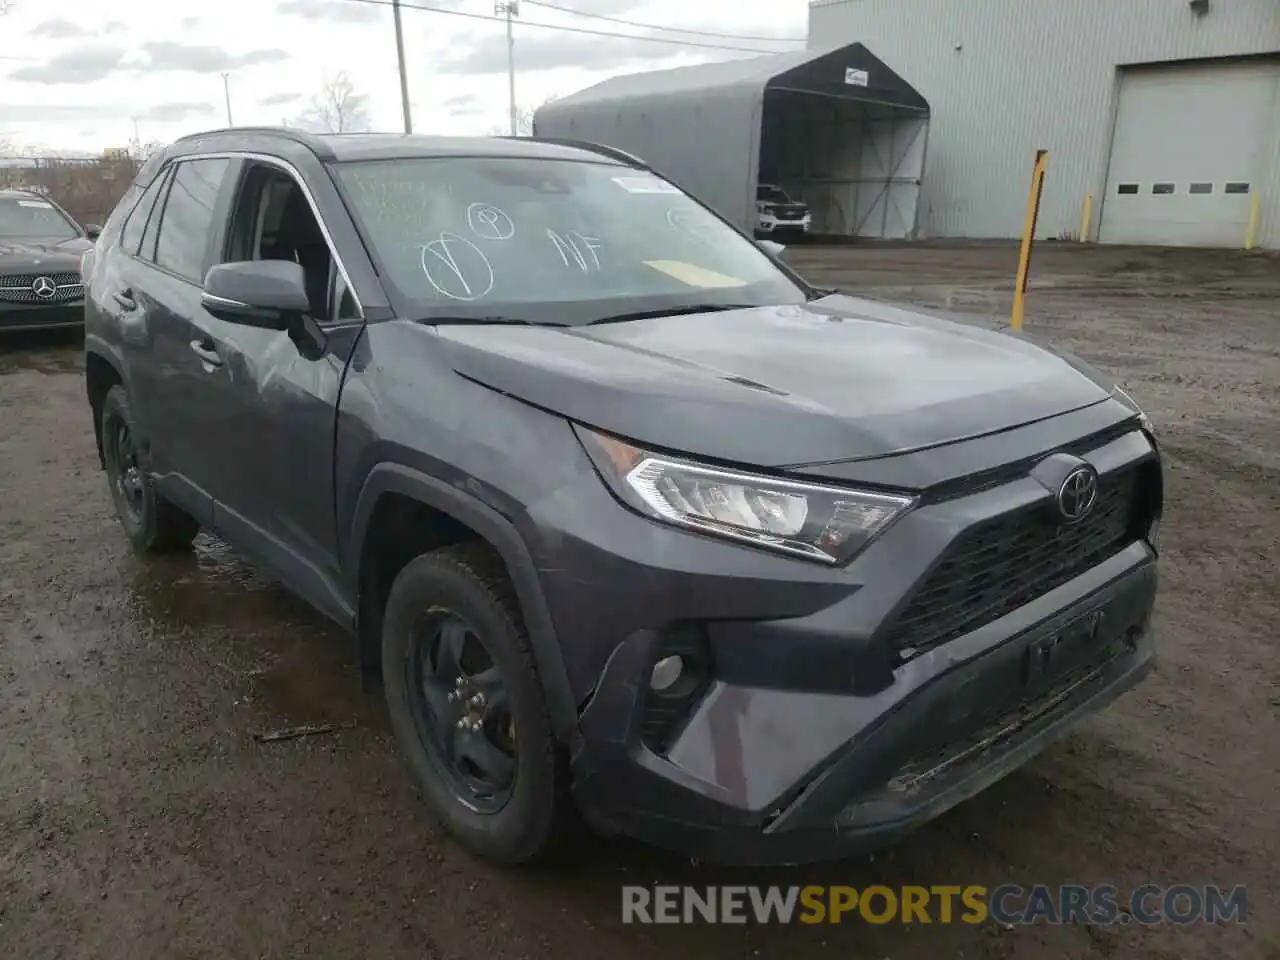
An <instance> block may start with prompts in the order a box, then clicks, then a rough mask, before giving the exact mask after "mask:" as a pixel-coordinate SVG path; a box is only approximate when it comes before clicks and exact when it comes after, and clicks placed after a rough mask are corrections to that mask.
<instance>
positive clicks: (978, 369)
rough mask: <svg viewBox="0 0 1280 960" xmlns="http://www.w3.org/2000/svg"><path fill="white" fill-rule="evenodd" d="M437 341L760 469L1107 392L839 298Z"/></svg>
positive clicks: (1032, 350) (645, 429)
mask: <svg viewBox="0 0 1280 960" xmlns="http://www.w3.org/2000/svg"><path fill="white" fill-rule="evenodd" d="M439 333H440V336H441V337H442V338H443V339H444V341H445V342H446V343H447V344H449V345H450V347H451V350H452V354H453V365H454V369H455V370H456V371H457V372H458V373H460V374H461V375H463V376H465V377H467V378H469V379H471V380H474V381H476V382H478V383H482V384H485V385H486V386H489V387H491V388H493V389H495V390H499V391H502V392H504V393H508V394H510V395H512V396H515V397H518V398H520V399H522V400H524V401H526V402H528V403H531V404H535V405H537V406H540V407H543V408H545V409H548V410H551V411H554V412H555V413H558V414H561V415H563V416H565V417H568V418H570V419H572V420H576V421H579V422H581V423H584V424H587V425H590V426H594V427H596V428H598V429H601V430H605V431H608V432H611V433H614V434H617V435H619V436H623V437H626V438H629V439H631V440H634V441H636V442H639V443H642V444H647V445H651V446H655V447H660V448H665V449H668V450H673V451H683V452H688V453H693V454H697V455H699V456H703V457H709V458H714V459H719V460H725V461H732V462H736V463H744V464H755V465H759V466H772V467H783V466H799V465H803V464H812V463H822V462H834V461H839V460H853V459H865V458H871V457H883V456H887V455H891V454H897V453H905V452H908V451H911V450H916V449H920V448H923V447H930V446H937V445H940V444H946V443H952V442H955V441H959V440H965V439H969V438H972V437H976V436H981V435H984V434H988V433H994V432H997V431H1002V430H1007V429H1010V428H1013V427H1016V426H1020V425H1023V424H1026V423H1030V422H1033V421H1036V420H1041V419H1045V418H1048V417H1053V416H1056V415H1059V414H1063V413H1067V412H1069V411H1071V410H1078V409H1080V408H1082V407H1086V406H1089V405H1091V404H1095V403H1099V402H1102V401H1104V400H1107V399H1108V397H1109V392H1108V390H1107V389H1106V388H1105V387H1104V386H1102V385H1101V384H1100V383H1098V382H1097V381H1096V380H1095V378H1093V377H1091V376H1089V375H1087V374H1086V373H1085V372H1083V371H1082V370H1080V369H1078V368H1077V366H1076V365H1075V364H1073V363H1072V362H1071V361H1069V360H1067V359H1064V358H1062V357H1060V356H1058V355H1056V354H1054V353H1052V352H1050V351H1049V350H1047V349H1045V348H1043V347H1041V346H1037V345H1035V344H1033V343H1031V342H1029V341H1026V340H1023V339H1021V338H1018V337H1015V336H1010V335H1006V334H1000V333H996V332H994V331H990V330H983V329H980V328H977V327H972V326H969V325H967V324H962V323H957V322H954V321H950V320H945V319H942V318H940V317H935V316H930V315H928V314H924V313H921V312H918V311H915V310H910V309H905V308H902V307H898V306H894V305H891V304H887V303H881V302H878V301H873V300H865V299H857V298H853V297H848V296H843V295H838V296H830V297H825V298H823V299H822V300H820V301H816V302H812V303H808V304H804V305H802V306H778V307H758V308H748V309H742V310H732V311H725V312H718V313H707V314H692V315H681V316H674V317H660V318H653V319H646V320H636V321H630V322H623V323H612V324H602V325H598V326H590V327H571V328H555V327H511V326H483V325H465V326H464V325H459V326H442V327H440V328H439Z"/></svg>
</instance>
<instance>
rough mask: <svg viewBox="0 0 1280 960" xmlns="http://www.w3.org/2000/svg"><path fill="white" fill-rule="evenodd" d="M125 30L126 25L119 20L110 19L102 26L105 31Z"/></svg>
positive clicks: (118, 31) (121, 31)
mask: <svg viewBox="0 0 1280 960" xmlns="http://www.w3.org/2000/svg"><path fill="white" fill-rule="evenodd" d="M124 31H125V25H124V24H123V23H121V22H120V21H119V20H109V21H107V23H106V24H105V25H104V26H103V28H102V32H103V33H124Z"/></svg>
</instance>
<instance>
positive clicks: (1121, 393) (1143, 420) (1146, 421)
mask: <svg viewBox="0 0 1280 960" xmlns="http://www.w3.org/2000/svg"><path fill="white" fill-rule="evenodd" d="M1111 393H1112V394H1113V395H1114V396H1115V397H1116V399H1118V400H1119V401H1120V402H1121V403H1123V404H1124V405H1125V406H1126V407H1129V408H1130V409H1131V410H1133V412H1134V413H1136V414H1137V415H1138V422H1139V423H1140V424H1142V429H1144V430H1146V431H1147V433H1155V426H1154V425H1152V423H1151V418H1150V417H1148V416H1147V415H1146V413H1145V412H1143V409H1142V408H1141V407H1140V406H1138V401H1136V400H1134V399H1133V397H1131V396H1129V393H1128V391H1126V390H1122V389H1121V388H1120V387H1118V386H1116V385H1115V384H1112V385H1111Z"/></svg>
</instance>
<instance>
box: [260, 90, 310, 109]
mask: <svg viewBox="0 0 1280 960" xmlns="http://www.w3.org/2000/svg"><path fill="white" fill-rule="evenodd" d="M301 99H302V94H300V93H273V94H270V95H269V96H265V97H263V98H262V99H261V100H259V101H258V106H260V107H279V106H283V105H285V104H287V103H296V102H297V101H299V100H301Z"/></svg>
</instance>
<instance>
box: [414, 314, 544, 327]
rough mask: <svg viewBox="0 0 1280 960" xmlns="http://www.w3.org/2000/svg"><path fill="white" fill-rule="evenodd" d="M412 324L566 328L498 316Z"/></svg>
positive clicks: (423, 320)
mask: <svg viewBox="0 0 1280 960" xmlns="http://www.w3.org/2000/svg"><path fill="white" fill-rule="evenodd" d="M413 322H414V323H421V324H424V325H426V326H439V327H461V326H472V327H477V326H495V327H501V326H506V327H566V326H568V324H566V323H559V322H558V321H555V320H528V319H526V318H524V317H505V316H502V315H500V314H493V315H489V316H479V317H476V316H471V317H466V316H447V315H446V316H433V317H418V318H416V319H415V320H414V321H413Z"/></svg>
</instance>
